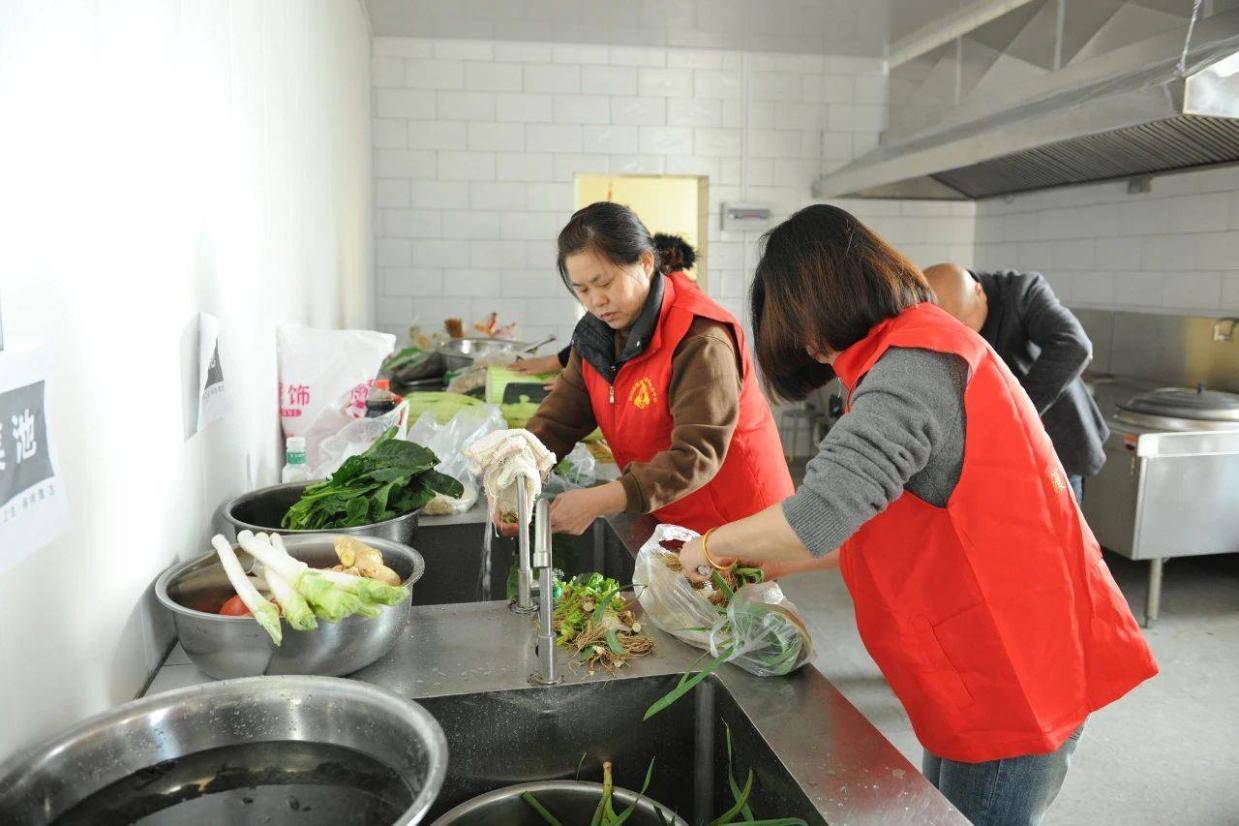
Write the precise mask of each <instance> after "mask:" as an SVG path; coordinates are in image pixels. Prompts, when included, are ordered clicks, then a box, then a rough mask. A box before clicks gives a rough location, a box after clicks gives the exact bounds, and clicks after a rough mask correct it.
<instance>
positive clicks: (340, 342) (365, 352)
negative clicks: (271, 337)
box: [275, 325, 396, 468]
mask: <svg viewBox="0 0 1239 826" xmlns="http://www.w3.org/2000/svg"><path fill="white" fill-rule="evenodd" d="M275 340H276V352H277V357H278V360H279V369H280V400H279V403H280V425H281V427H282V428H283V430H284V438H288V437H289V436H304V437H305V442H306V463H307V464H308V465H309V466H310V467H311V468H313V467H315V466H316V464H317V463H319V462H321V459H320V457H319V455H318V448H319V443H320V442H321V441H322V440H323V439H325V438H327V437H328V436H332V435H334V434H335V433H337V432H338V431H339V430H340V429H341V428H342V427H344V426H345V425H347V424H348V423H349V421H350V420H351V419H353V418H360V416H353V417H349V418H348V419H344V418H342V417H341V416H340V410H338V409H332V408H337V407H339V406H340V400H341V397H345V396H348V397H349V398H348V401H347V402H346V403H345V405H344V409H346V410H347V408H348V407H349V406H352V405H355V404H356V403H357V396H358V394H360V405H361V408H362V415H364V410H365V402H366V397H365V394H366V393H367V392H368V391H369V389H370V381H371V380H372V379H373V378H374V377H375V375H376V374H377V373H378V370H379V365H380V364H382V363H383V359H384V357H386V356H387V354H388V353H390V352H391V351H392V348H393V347H394V346H395V344H396V337H395V336H393V335H390V334H388V333H378V332H374V331H373V330H314V329H311V328H309V327H302V326H300V325H282V326H280V327H278V328H277V329H276V331H275ZM324 414H326V418H325V419H324V420H323V421H322V422H320V421H319V419H320V417H322V416H323V415H324Z"/></svg>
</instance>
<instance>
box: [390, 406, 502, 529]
mask: <svg viewBox="0 0 1239 826" xmlns="http://www.w3.org/2000/svg"><path fill="white" fill-rule="evenodd" d="M505 427H507V425H506V424H505V423H504V421H503V414H501V413H500V412H499V408H497V407H493V406H491V405H480V406H478V407H465V408H462V409H461V410H460V412H458V413H457V414H456V415H455V416H453V417H452V418H451V419H450V420H449V421H448V422H447V423H446V424H439V421H438V419H437V418H435V414H434V412H433V411H427V412H425V413H423V414H422V416H421V418H419V419H418V420H417V421H416V422H414V423H413V425H412V426H411V427H410V428H409V433H408V436H407V437H406V438H408V440H409V441H411V442H417V443H418V444H419V445H423V446H425V447H428V448H430V449H431V450H433V451H434V453H435V455H436V456H438V457H439V465H438V467H436V468H435V469H436V470H438V471H439V472H440V473H446V474H447V475H448V476H451V477H452V478H454V479H456V480H458V481H459V482H460V483H461V484H462V485H464V487H465V492H464V495H463V496H461V497H460V498H459V499H453V498H452V497H450V496H443V495H442V494H440V495H439V496H436V497H435V498H434V499H432V500H431V501H430V503H429V504H427V505H426V509H425V511H424V513H425V514H426V515H427V516H442V515H446V514H451V513H464V512H465V511H467V510H469V509H470V508H472V507H473V505H474V503H475V502H477V500H478V480H477V477H476V476H474V474H473V473H472V472H470V470H469V460H468V459H466V458H465V456H464V453H463V451H464V449H465V448H466V447H468V446H469V445H471V444H473V443H474V442H476V441H477V440H478V439H480V438H482V437H483V436H486V435H488V434H490V433H494V432H495V431H496V430H502V429H503V428H505Z"/></svg>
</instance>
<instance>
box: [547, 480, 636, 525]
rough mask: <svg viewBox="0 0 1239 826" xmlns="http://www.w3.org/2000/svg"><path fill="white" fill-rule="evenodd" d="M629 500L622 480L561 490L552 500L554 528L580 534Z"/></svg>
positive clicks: (622, 508)
mask: <svg viewBox="0 0 1239 826" xmlns="http://www.w3.org/2000/svg"><path fill="white" fill-rule="evenodd" d="M625 504H627V496H626V495H625V493H624V486H623V485H621V484H620V483H619V482H608V483H607V484H605V485H601V486H599V487H596V488H581V489H579V490H570V491H567V492H565V493H561V494H559V495H558V496H556V497H555V500H554V501H553V502H551V530H552V531H553V532H554V533H570V534H573V535H578V536H579V535H580V534H583V533H585V531H587V530H588V529H589V527H590V525H592V524H594V520H595V519H597V518H598V517H600V516H610V515H611V514H614V513H621V512H622V511H623V510H624V506H625Z"/></svg>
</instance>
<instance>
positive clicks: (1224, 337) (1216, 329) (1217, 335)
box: [1213, 318, 1239, 341]
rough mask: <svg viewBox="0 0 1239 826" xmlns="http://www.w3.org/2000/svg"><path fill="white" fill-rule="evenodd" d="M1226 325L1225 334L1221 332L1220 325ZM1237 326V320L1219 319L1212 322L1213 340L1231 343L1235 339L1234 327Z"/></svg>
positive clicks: (1238, 322) (1238, 321)
mask: <svg viewBox="0 0 1239 826" xmlns="http://www.w3.org/2000/svg"><path fill="white" fill-rule="evenodd" d="M1223 324H1225V325H1227V327H1226V332H1222V325H1223ZM1236 324H1239V318H1219V319H1218V320H1217V321H1215V322H1213V340H1214V341H1233V340H1234V338H1235V325H1236Z"/></svg>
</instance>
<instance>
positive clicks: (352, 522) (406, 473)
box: [280, 427, 464, 530]
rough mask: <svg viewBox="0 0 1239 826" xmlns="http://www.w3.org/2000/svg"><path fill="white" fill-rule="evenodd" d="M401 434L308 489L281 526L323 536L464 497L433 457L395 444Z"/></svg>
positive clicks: (393, 432)
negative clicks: (442, 498)
mask: <svg viewBox="0 0 1239 826" xmlns="http://www.w3.org/2000/svg"><path fill="white" fill-rule="evenodd" d="M395 435H396V428H394V427H393V428H391V429H389V430H388V431H387V432H385V433H384V434H383V435H382V436H380V437H379V439H378V440H377V441H375V443H374V444H372V445H371V446H370V447H369V448H367V449H366V450H365V451H364V452H363V453H359V454H357V455H356V456H350V457H349V458H347V459H345V460H344V463H343V464H341V465H340V469H339V470H337V471H336V472H335V473H333V474H332V475H331V476H330V477H329V478H328V479H327V480H326V481H323V482H316V483H314V484H312V485H310V486H308V487H307V488H306V489H305V491H304V492H303V493H302V495H301V498H300V499H299V500H298V501H297V502H296V503H295V504H294V505H293V506H292V507H291V508H289V509H288V512H287V513H286V514H285V515H284V518H283V519H282V520H281V521H280V526H281V527H283V528H287V529H292V530H322V529H330V528H351V527H357V526H361V525H371V524H374V523H376V522H382V521H385V520H387V519H394V518H395V517H397V516H402V515H404V514H406V513H410V512H412V511H415V510H417V509H418V508H421V507H423V506H425V505H426V503H427V502H429V501H430V500H431V499H433V498H434V497H435V494H436V493H444V494H447V495H448V496H457V497H458V496H460V495H461V494H462V493H463V492H464V488H463V486H462V485H461V484H460V482H458V481H456V480H455V479H453V478H452V477H450V476H445V475H444V474H442V473H438V472H437V471H435V470H434V467H435V466H436V465H437V464H439V458H438V457H437V456H435V454H434V451H432V450H429V449H428V448H425V447H423V446H422V445H419V444H415V443H414V442H406V441H404V440H402V439H397V438H395Z"/></svg>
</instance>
